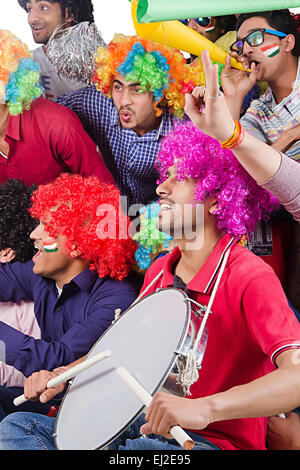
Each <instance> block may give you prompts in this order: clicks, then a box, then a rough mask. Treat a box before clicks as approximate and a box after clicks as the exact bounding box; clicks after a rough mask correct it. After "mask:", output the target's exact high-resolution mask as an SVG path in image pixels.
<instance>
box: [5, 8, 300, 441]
mask: <svg viewBox="0 0 300 470" xmlns="http://www.w3.org/2000/svg"><path fill="white" fill-rule="evenodd" d="M18 3H19V4H20V6H21V7H22V8H23V9H24V10H25V11H26V13H27V15H28V24H29V26H30V28H31V30H32V34H33V38H34V41H35V42H36V43H37V44H39V45H40V46H39V47H38V48H37V49H36V50H35V51H33V54H32V56H31V54H29V53H28V51H27V50H26V47H25V46H24V45H23V44H22V42H21V41H19V40H18V39H17V38H15V37H14V36H13V35H10V34H9V33H8V34H7V32H5V33H3V34H2V32H1V31H0V50H1V52H3V53H4V52H7V54H6V56H4V54H2V56H4V57H6V59H5V60H6V61H9V60H10V59H11V60H14V61H16V56H17V65H16V66H14V67H13V66H12V67H6V65H7V64H6V63H5V62H3V61H2V62H1V61H0V72H1V78H0V79H1V82H2V83H3V89H4V92H3V96H2V100H1V102H0V185H1V186H0V222H1V223H0V342H1V344H2V345H5V347H4V348H2V349H4V354H3V355H1V357H0V359H1V360H2V363H0V380H1V383H0V449H3V450H8V449H10V450H11V449H19V450H21V449H22V450H33V449H34V450H41V449H45V450H46V449H51V450H54V449H55V443H54V438H53V433H54V426H55V421H56V414H57V412H58V409H59V406H60V401H61V399H62V396H63V395H64V393H65V391H66V383H64V384H61V385H59V386H57V387H55V388H52V389H47V387H46V385H47V382H48V381H49V379H50V378H53V377H56V376H57V375H59V374H60V373H61V372H62V370H66V369H69V368H71V367H72V366H73V365H74V364H77V363H80V362H81V361H83V360H84V359H85V356H86V355H87V353H88V352H89V351H90V350H91V348H92V347H93V345H94V344H95V343H96V342H97V340H98V339H99V338H100V337H101V335H102V334H103V333H105V331H106V330H107V329H108V328H109V327H110V326H111V324H112V322H113V321H114V319H115V315H116V311H118V312H119V314H122V313H123V312H125V311H126V310H127V309H128V308H129V307H130V306H131V305H132V303H133V302H134V301H135V299H136V298H137V297H138V296H140V297H141V298H142V297H143V296H146V295H149V294H151V293H154V292H155V291H156V289H158V288H170V287H172V288H177V289H181V290H183V291H184V292H186V293H187V294H188V296H189V297H191V298H192V299H193V300H194V301H196V302H197V303H198V304H201V305H204V306H207V305H208V302H209V299H210V297H211V295H212V291H213V289H214V285H215V283H216V279H217V276H218V273H219V272H220V269H221V265H222V261H223V260H224V258H226V259H227V261H226V265H225V268H224V272H223V274H222V278H221V282H220V284H219V287H218V290H217V293H216V296H215V300H214V303H213V307H212V312H211V315H209V318H208V329H209V336H208V340H207V345H206V350H205V354H204V357H203V362H202V366H201V369H200V370H199V378H198V379H197V380H196V381H195V382H194V383H193V384H192V385H191V388H190V394H188V393H187V394H185V396H177V395H173V394H170V393H163V392H158V393H156V394H155V395H154V398H153V400H152V403H151V406H150V408H149V409H148V411H147V413H146V415H142V416H140V417H139V418H138V419H137V420H136V421H135V422H134V424H133V425H132V426H131V427H130V428H129V429H127V430H125V432H124V433H122V434H121V436H119V437H118V438H117V439H115V440H114V441H113V442H112V443H111V444H110V446H109V448H110V449H112V450H116V449H122V450H143V449H150V450H156V449H158V450H172V449H173V450H174V449H176V450H178V449H179V444H178V443H177V442H176V441H174V440H172V439H171V437H172V436H171V435H170V428H171V427H172V426H174V425H180V426H181V427H182V428H184V429H185V430H187V433H188V434H189V435H190V436H191V438H192V439H193V441H194V443H195V446H194V449H195V450H201V449H203V450H267V449H268V450H271V449H300V417H299V414H298V413H299V411H298V408H299V407H300V374H299V369H300V361H299V349H300V324H299V321H300V316H299V313H298V312H300V269H299V267H300V231H299V222H300V183H299V176H300V170H299V168H300V167H299V166H298V165H299V163H298V161H299V160H300V154H299V148H300V147H299V145H300V144H299V142H300V139H299V136H298V129H299V126H300V114H299V113H300V106H299V104H298V101H299V97H300V81H299V80H300V76H299V55H300V43H299V33H298V25H297V22H296V19H295V17H294V16H293V14H292V13H290V11H288V10H275V11H266V12H258V13H257V12H255V13H247V14H240V15H229V16H228V17H205V18H192V19H191V18H188V19H182V20H181V21H182V22H183V23H184V24H185V25H186V27H190V28H193V29H194V30H195V31H197V32H198V33H199V34H203V35H205V36H206V37H207V38H208V39H210V40H211V41H213V42H216V43H217V44H219V46H220V47H223V48H224V50H226V52H229V53H230V55H232V56H233V57H235V58H237V59H238V60H239V61H240V62H241V63H242V65H243V67H244V71H242V70H239V69H235V68H233V67H231V65H230V55H228V58H227V61H226V64H225V66H224V65H223V66H221V65H220V64H214V65H213V64H212V62H211V60H210V58H209V56H208V54H207V51H204V52H203V54H202V56H201V57H194V56H191V57H190V58H188V59H186V58H184V56H183V54H182V53H181V52H180V51H175V50H172V49H171V48H169V47H167V46H164V45H162V44H156V43H152V42H151V41H149V40H146V39H142V38H138V37H136V36H133V37H125V36H122V35H121V34H119V35H116V36H115V37H114V38H113V39H112V41H111V42H110V43H109V44H108V45H107V46H106V45H105V46H103V45H101V46H99V49H98V52H97V54H96V56H95V76H94V82H93V84H91V85H89V86H86V85H84V84H83V83H81V82H80V80H78V81H74V80H70V79H68V78H67V77H65V76H61V74H59V73H58V71H57V70H56V68H55V64H54V63H52V62H50V60H49V59H48V57H47V44H48V42H49V40H50V38H52V37H53V33H54V32H55V30H56V28H57V27H60V28H63V29H65V30H66V32H67V31H68V29H72V27H73V26H74V25H77V24H80V23H82V22H88V23H94V21H95V20H94V13H93V4H92V1H91V0H28V1H26V0H18ZM21 13H22V12H21V11H20V14H21ZM99 26H101V25H99ZM116 33H119V32H116ZM78 40H79V39H78ZM80 40H82V38H80ZM228 41H229V42H228ZM16 50H17V52H15V51H16ZM12 51H13V52H12ZM32 59H33V60H32ZM35 63H37V64H38V66H39V73H38V74H35V75H34V73H35V65H34V64H35ZM7 68H8V69H9V70H10V72H9V74H8V75H5V73H6V69H7ZM195 71H196V72H197V71H199V74H197V73H195ZM201 71H202V74H201V73H200V72H201ZM21 73H22V74H24V75H22V77H25V76H26V78H28V77H29V75H28V74H31V75H30V77H31V85H30V90H29V92H28V93H29V94H30V96H26V97H25V98H23V100H22V99H21V98H19V96H23V95H22V94H21V93H20V88H21V87H22V86H23V83H24V80H23V81H22V77H21V78H20V76H21ZM203 76H204V77H205V81H204V80H203ZM32 77H33V78H32ZM204 85H205V86H204ZM28 88H29V87H28ZM0 93H1V90H0ZM15 96H17V97H18V99H20V100H21V101H20V103H21V109H19V110H18V111H16V106H15ZM124 201H125V203H124ZM153 202H158V203H159V204H160V211H159V215H158V227H157V228H158V230H159V231H161V232H163V233H166V234H168V235H169V236H170V237H171V238H172V245H171V246H172V248H173V249H172V250H171V249H169V251H168V252H167V253H166V252H163V253H161V255H160V256H159V257H158V259H156V260H152V261H153V262H152V264H151V266H150V267H149V269H148V270H147V271H146V272H145V273H141V270H140V269H139V268H138V266H137V260H136V258H135V252H136V250H137V243H136V242H135V241H134V240H133V237H132V235H131V233H130V225H131V221H132V220H133V218H135V217H136V216H137V214H138V209H139V208H141V207H144V206H147V205H148V204H151V203H153ZM103 207H105V208H107V207H111V208H113V213H114V217H113V216H112V214H110V212H109V211H108V210H103V211H102V210H101V208H103ZM132 208H134V210H133V211H132ZM116 214H117V217H116V216H115V215H116ZM199 214H201V217H199ZM111 233H113V235H111ZM178 233H180V236H178ZM149 236H150V238H151V234H149ZM163 314H164V312H163V309H162V312H161V315H163ZM192 315H194V313H192ZM201 318H202V317H201V316H200V317H199V316H198V317H196V316H195V318H194V321H195V322H196V323H197V324H198V325H201ZM157 328H158V329H159V325H157ZM166 334H167V332H166ZM124 335H126V332H124ZM1 351H2V350H1V349H0V353H1ZM22 393H24V395H25V397H26V398H27V399H28V401H27V402H26V403H25V404H23V405H21V406H19V407H16V406H15V405H14V404H13V400H14V399H15V398H16V397H17V396H19V395H21V394H22ZM83 393H84V392H83ZM83 400H84V397H83ZM283 413H284V416H285V418H283V417H282V414H283ZM112 419H113V416H112ZM140 432H141V433H143V434H147V435H149V436H148V437H147V438H145V437H143V438H141V437H140Z"/></svg>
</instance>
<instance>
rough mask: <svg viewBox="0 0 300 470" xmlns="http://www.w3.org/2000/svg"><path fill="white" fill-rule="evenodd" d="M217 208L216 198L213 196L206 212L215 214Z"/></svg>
mask: <svg viewBox="0 0 300 470" xmlns="http://www.w3.org/2000/svg"><path fill="white" fill-rule="evenodd" d="M217 210H218V201H217V199H216V198H213V199H212V200H211V202H210V205H209V209H208V212H209V213H210V214H211V215H215V214H216V212H217Z"/></svg>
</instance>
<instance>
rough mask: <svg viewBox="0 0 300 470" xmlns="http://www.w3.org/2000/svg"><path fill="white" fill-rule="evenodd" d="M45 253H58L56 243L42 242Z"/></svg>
mask: <svg viewBox="0 0 300 470" xmlns="http://www.w3.org/2000/svg"><path fill="white" fill-rule="evenodd" d="M43 247H44V250H45V253H56V252H57V251H58V246H57V243H56V242H54V243H51V242H43Z"/></svg>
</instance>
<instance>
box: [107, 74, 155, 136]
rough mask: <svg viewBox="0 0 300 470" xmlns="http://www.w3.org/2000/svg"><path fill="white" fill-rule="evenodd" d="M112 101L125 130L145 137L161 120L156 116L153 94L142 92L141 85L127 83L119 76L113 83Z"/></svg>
mask: <svg viewBox="0 0 300 470" xmlns="http://www.w3.org/2000/svg"><path fill="white" fill-rule="evenodd" d="M112 99H113V102H114V105H115V106H116V108H117V110H118V113H119V118H120V123H121V125H122V127H124V128H125V129H133V130H134V131H135V132H136V133H137V134H138V135H144V134H145V133H146V132H149V131H151V130H153V129H155V128H156V127H157V126H158V124H159V122H160V118H157V117H156V116H155V110H154V107H153V104H154V99H153V93H150V92H148V91H142V92H141V87H140V85H139V83H133V82H127V81H126V80H125V78H124V77H123V76H121V75H119V74H117V75H116V76H115V78H114V81H113V86H112Z"/></svg>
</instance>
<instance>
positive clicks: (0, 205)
mask: <svg viewBox="0 0 300 470" xmlns="http://www.w3.org/2000/svg"><path fill="white" fill-rule="evenodd" d="M35 189H37V185H32V186H26V185H25V184H24V183H23V182H22V181H20V180H17V179H10V180H8V181H7V182H6V183H4V184H2V185H0V251H1V250H4V249H5V248H11V249H12V250H14V252H15V258H14V260H13V261H20V262H22V263H24V262H25V261H28V260H30V259H31V258H32V257H33V255H34V253H35V252H36V250H35V248H34V244H33V240H31V239H30V238H29V235H30V233H31V232H32V231H33V230H34V229H35V227H36V226H37V224H38V221H37V220H35V219H33V217H31V215H30V213H29V208H30V206H31V196H32V193H33V191H34V190H35Z"/></svg>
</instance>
